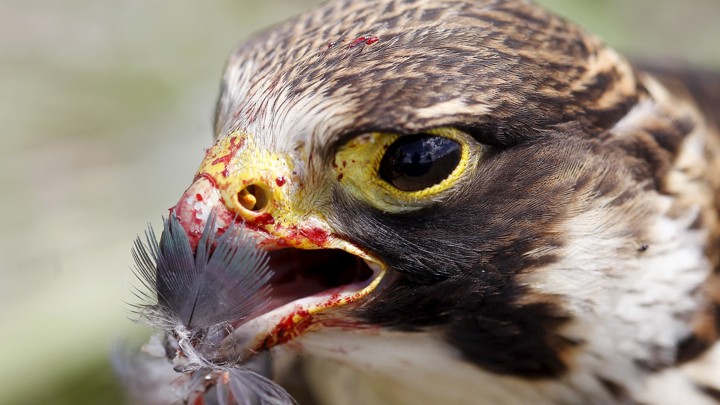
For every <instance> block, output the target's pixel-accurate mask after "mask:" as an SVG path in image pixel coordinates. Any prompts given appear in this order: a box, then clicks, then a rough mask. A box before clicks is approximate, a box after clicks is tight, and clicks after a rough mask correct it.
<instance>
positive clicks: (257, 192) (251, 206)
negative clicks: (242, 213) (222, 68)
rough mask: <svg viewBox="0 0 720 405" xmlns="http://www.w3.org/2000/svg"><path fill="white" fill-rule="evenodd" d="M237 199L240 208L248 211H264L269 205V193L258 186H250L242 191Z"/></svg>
mask: <svg viewBox="0 0 720 405" xmlns="http://www.w3.org/2000/svg"><path fill="white" fill-rule="evenodd" d="M237 199H238V203H240V206H242V207H243V208H245V209H246V210H248V211H262V210H263V209H265V207H266V206H267V204H268V193H267V191H266V190H265V189H264V188H263V187H261V186H259V185H257V184H250V185H249V186H247V187H245V188H244V189H242V190H240V192H239V193H238V195H237Z"/></svg>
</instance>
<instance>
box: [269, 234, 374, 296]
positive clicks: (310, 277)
mask: <svg viewBox="0 0 720 405" xmlns="http://www.w3.org/2000/svg"><path fill="white" fill-rule="evenodd" d="M269 254H270V263H269V266H270V269H271V270H272V271H273V272H274V275H273V277H272V279H271V280H270V285H271V286H272V293H271V297H272V298H271V302H270V308H269V309H268V310H271V309H274V308H278V307H280V306H282V305H285V304H287V303H289V302H292V301H295V300H298V299H300V298H304V297H310V296H313V295H316V294H320V293H327V294H332V293H335V292H341V291H354V290H358V291H359V290H360V289H362V288H364V287H365V285H366V284H367V283H368V282H369V281H370V280H371V278H372V276H373V271H372V269H370V267H369V266H368V265H367V264H366V263H365V261H364V260H362V259H361V258H359V257H357V256H355V255H352V254H350V253H347V252H344V251H342V250H337V249H324V250H322V249H321V250H302V249H293V248H289V249H281V250H276V251H271V252H269Z"/></svg>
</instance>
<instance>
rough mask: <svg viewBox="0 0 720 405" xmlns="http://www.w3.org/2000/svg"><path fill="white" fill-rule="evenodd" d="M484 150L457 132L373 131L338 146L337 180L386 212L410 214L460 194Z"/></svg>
mask: <svg viewBox="0 0 720 405" xmlns="http://www.w3.org/2000/svg"><path fill="white" fill-rule="evenodd" d="M483 151H484V149H483V147H482V145H481V144H479V143H478V142H476V141H475V139H474V138H473V137H472V136H470V135H468V134H466V133H464V132H462V131H460V130H457V129H455V128H447V127H442V128H432V129H428V130H426V131H423V132H422V133H417V134H411V135H401V134H394V133H389V132H369V133H365V134H361V135H358V136H356V137H354V138H351V139H349V140H348V141H346V142H345V143H343V144H341V145H339V146H338V149H337V151H336V152H335V158H334V159H333V160H332V162H330V164H331V166H332V172H333V173H332V174H333V176H332V177H331V178H334V179H335V186H336V187H337V190H342V191H343V192H344V193H346V195H348V196H352V197H354V198H356V199H358V200H361V201H363V202H364V203H366V204H369V205H371V206H373V207H375V208H377V209H379V210H381V211H383V212H387V213H401V212H409V211H412V210H416V209H420V208H422V207H426V206H428V205H429V204H437V203H439V202H441V201H442V200H443V199H444V198H445V197H446V196H449V195H450V194H449V193H451V192H452V190H457V189H458V187H456V186H457V185H458V184H460V182H462V181H465V179H467V178H468V177H467V176H468V173H472V171H473V170H475V168H477V166H478V162H480V160H481V159H482V156H483Z"/></svg>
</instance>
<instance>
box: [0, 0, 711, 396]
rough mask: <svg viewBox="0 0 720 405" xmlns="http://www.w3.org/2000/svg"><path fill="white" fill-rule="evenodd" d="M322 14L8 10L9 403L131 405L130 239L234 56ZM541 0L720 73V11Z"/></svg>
mask: <svg viewBox="0 0 720 405" xmlns="http://www.w3.org/2000/svg"><path fill="white" fill-rule="evenodd" d="M317 3H318V1H315V0H284V1H281V0H261V1H256V0H207V1H204V2H198V1H190V0H152V1H143V0H96V1H87V0H34V1H26V0H0V381H2V385H1V386H0V404H121V403H124V402H123V401H124V400H123V397H122V392H121V389H120V388H119V386H118V384H117V383H116V382H115V379H114V377H113V375H112V371H111V369H110V366H109V362H108V360H107V358H108V355H107V354H108V350H109V348H110V347H111V346H112V345H113V343H114V342H116V341H117V340H118V339H119V338H122V337H123V336H131V337H133V336H134V337H136V338H137V337H138V336H139V335H142V334H143V333H144V332H141V329H140V328H139V327H138V326H136V325H134V324H133V323H132V322H130V321H129V320H128V306H127V304H126V303H125V302H126V301H132V300H133V299H132V296H131V295H130V293H129V285H130V284H131V281H132V276H131V272H130V263H131V258H130V253H129V250H130V246H131V243H132V241H133V239H134V238H135V237H136V235H137V234H139V233H141V232H142V231H143V230H144V228H145V227H146V226H147V224H148V222H152V223H154V224H155V225H156V227H157V226H158V225H159V224H160V216H161V215H162V214H164V213H165V212H166V211H165V210H166V209H167V208H168V207H170V206H171V205H173V204H174V203H175V201H176V199H177V198H179V196H180V194H181V193H182V192H183V190H184V189H185V187H187V186H188V185H189V182H190V180H191V178H192V175H193V173H194V171H195V170H196V168H197V167H198V164H199V162H200V160H201V158H202V156H203V148H204V147H208V146H210V144H211V129H210V126H211V116H212V111H213V107H214V97H215V95H216V90H217V86H218V83H219V77H220V73H221V70H222V67H223V62H224V59H225V57H226V56H227V54H228V53H229V52H230V50H231V49H232V48H233V46H234V45H236V44H237V43H238V42H239V41H240V40H242V39H243V38H245V37H247V36H248V35H249V34H250V33H252V32H253V31H256V30H258V29H260V28H262V27H263V26H266V25H268V24H271V23H274V22H277V21H280V20H282V19H284V18H286V17H288V16H290V15H292V14H295V13H297V12H300V11H302V10H304V9H307V8H309V7H311V6H312V5H313V4H317ZM541 3H544V4H546V5H547V6H548V7H550V8H552V9H554V10H555V11H557V12H559V13H561V14H563V15H565V16H567V17H568V18H570V19H572V20H575V21H577V22H579V23H580V24H581V25H583V26H585V27H586V28H587V29H588V30H590V31H593V32H595V33H597V34H599V35H600V36H602V37H603V38H604V39H605V40H606V41H607V42H609V43H610V44H612V45H614V46H616V47H618V48H620V49H621V50H622V51H623V52H625V53H626V54H630V55H635V56H641V57H658V58H672V59H677V60H686V61H690V62H692V63H694V64H699V65H703V66H706V67H709V68H715V69H718V70H720V24H718V21H720V1H718V0H692V1H691V0H689V1H685V2H678V1H675V0H632V1H628V0H543V1H541ZM329 23H331V22H329ZM138 339H139V338H138Z"/></svg>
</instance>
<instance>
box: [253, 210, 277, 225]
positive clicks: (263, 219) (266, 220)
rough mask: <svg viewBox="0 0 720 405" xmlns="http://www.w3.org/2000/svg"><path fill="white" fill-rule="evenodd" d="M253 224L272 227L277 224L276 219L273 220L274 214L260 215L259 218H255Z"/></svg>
mask: <svg viewBox="0 0 720 405" xmlns="http://www.w3.org/2000/svg"><path fill="white" fill-rule="evenodd" d="M253 223H254V224H256V225H262V226H267V225H272V224H274V223H275V218H273V216H272V214H270V213H269V212H266V213H264V214H260V215H259V216H258V217H257V218H255V219H254V220H253Z"/></svg>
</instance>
